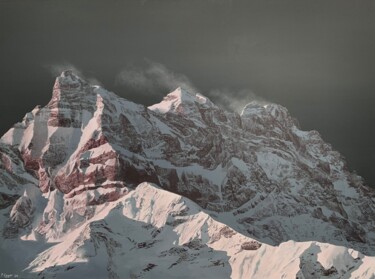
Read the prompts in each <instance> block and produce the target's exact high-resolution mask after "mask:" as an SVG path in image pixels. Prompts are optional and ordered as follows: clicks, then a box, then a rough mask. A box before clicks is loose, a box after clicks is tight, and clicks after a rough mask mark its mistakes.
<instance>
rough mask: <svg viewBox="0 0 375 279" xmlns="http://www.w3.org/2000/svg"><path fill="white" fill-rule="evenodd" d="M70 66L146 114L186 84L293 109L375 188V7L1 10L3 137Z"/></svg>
mask: <svg viewBox="0 0 375 279" xmlns="http://www.w3.org/2000/svg"><path fill="white" fill-rule="evenodd" d="M64 67H74V68H77V69H78V70H79V71H81V73H82V74H83V75H84V76H86V77H90V78H95V79H97V80H99V81H100V82H101V83H102V84H103V85H104V87H106V88H107V89H109V90H112V91H114V92H116V93H117V94H118V95H120V96H123V97H125V98H127V99H129V100H133V101H136V102H141V103H143V104H146V105H149V104H152V103H155V102H157V101H158V100H160V98H161V96H162V95H164V94H165V93H167V91H168V90H169V89H172V87H173V86H174V85H175V84H177V83H179V82H182V83H186V84H189V85H191V86H194V87H195V88H197V89H198V90H199V91H200V92H201V93H203V94H205V95H207V96H208V97H211V99H212V100H213V101H214V102H215V101H216V102H218V103H221V104H222V105H224V106H227V107H231V108H237V109H238V105H239V104H243V105H245V103H246V101H247V100H248V99H249V97H254V94H255V95H256V96H258V97H259V98H261V99H265V100H268V101H272V102H276V103H279V104H282V105H284V106H286V107H287V108H288V109H289V111H290V112H291V114H292V115H294V116H295V117H297V118H298V120H299V122H300V124H301V126H302V128H303V129H305V130H311V129H315V130H318V131H319V132H320V133H321V134H322V136H323V138H324V139H325V140H326V141H327V142H329V143H331V144H332V145H333V146H334V148H335V149H337V150H338V151H340V152H341V153H342V154H343V155H344V156H345V157H346V159H347V161H348V163H349V166H350V168H351V169H355V170H357V172H358V173H359V174H360V175H362V176H363V177H365V179H366V180H367V182H368V184H371V185H375V169H374V162H375V145H374V142H375V128H374V124H373V123H374V121H375V110H374V107H375V96H374V93H375V75H374V74H375V1H365V0H363V1H352V0H348V1H345V0H324V1H319V0H310V1H302V0H295V1H288V0H287V1H279V0H276V1H266V0H261V1H234V0H233V1H213V0H211V1H209V0H200V1H178V0H173V1H172V0H171V1H155V0H152V1H151V0H150V1H147V0H146V1H141V0H140V1H119V0H117V1H108V0H107V1H96V0H87V1H83V0H74V1H70V0H65V1H55V0H44V1H30V0H27V1H26V0H25V1H17V0H10V1H7V0H0V93H1V102H0V119H1V124H0V133H1V134H3V133H4V132H5V131H6V130H7V129H8V128H10V127H11V126H12V125H13V124H14V123H15V122H17V121H20V120H21V119H22V117H23V115H24V114H25V113H26V112H27V111H30V110H31V109H32V108H33V107H35V105H37V104H41V105H45V104H46V103H47V102H48V100H49V99H50V96H51V94H52V90H51V89H52V85H53V82H54V78H53V75H54V74H56V72H57V71H59V70H61V69H63V68H64ZM127 76H130V77H132V78H134V79H133V81H129V79H127ZM150 79H154V80H153V81H150ZM155 79H156V80H155ZM192 84H194V85H192ZM152 88H154V89H153V90H151V89H152Z"/></svg>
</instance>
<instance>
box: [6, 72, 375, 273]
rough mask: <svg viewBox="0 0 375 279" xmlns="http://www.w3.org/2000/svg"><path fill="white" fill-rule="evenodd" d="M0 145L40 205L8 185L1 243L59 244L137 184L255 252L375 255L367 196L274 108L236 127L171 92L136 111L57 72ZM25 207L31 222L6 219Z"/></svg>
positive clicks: (206, 103) (315, 138)
mask: <svg viewBox="0 0 375 279" xmlns="http://www.w3.org/2000/svg"><path fill="white" fill-rule="evenodd" d="M1 142H2V145H3V146H4V148H8V149H10V148H11V149H12V150H15V151H14V153H15V154H16V155H13V157H14V158H15V159H14V160H15V161H16V162H17V165H21V166H20V168H23V166H24V168H25V169H27V170H28V171H29V172H30V173H32V174H33V175H34V176H35V178H36V179H37V182H36V179H35V178H32V177H29V179H28V180H27V181H25V182H24V183H23V184H27V185H28V186H27V187H29V188H30V187H32V186H30V184H33V183H38V187H39V189H40V191H41V192H43V193H44V195H43V196H41V195H39V196H38V194H36V193H35V189H34V188H32V190H30V189H29V188H28V190H27V191H26V192H25V194H22V193H23V191H24V189H23V186H22V185H19V183H15V182H11V183H8V185H9V184H12V185H19V186H18V187H13V188H17V190H15V191H14V193H12V194H14V196H12V197H19V198H18V200H17V202H16V203H15V204H14V206H12V211H13V214H11V213H10V215H11V216H13V217H12V218H10V221H9V220H8V221H7V224H4V228H5V229H4V230H3V232H4V234H3V235H4V236H6V237H7V238H17V237H18V236H19V235H20V233H21V234H22V233H23V234H24V238H25V239H42V240H43V241H47V242H51V241H61V239H63V238H64V236H65V237H66V236H67V235H69V233H72V232H74V230H78V229H80V228H81V227H82V226H83V224H86V222H87V220H90V218H93V217H94V215H95V214H94V212H95V208H96V207H97V206H101V205H103V204H106V203H108V202H109V203H110V202H113V203H115V202H117V201H119V200H120V199H122V198H124V197H125V198H126V196H127V195H128V194H129V193H132V191H133V190H132V189H134V188H136V186H137V185H138V184H139V183H142V182H145V181H147V182H152V183H155V184H157V185H159V186H160V187H162V188H164V189H166V190H168V191H170V192H174V193H177V194H180V195H182V196H184V197H187V198H189V199H191V200H193V201H195V202H197V203H198V204H199V206H201V207H202V208H204V211H205V212H206V213H207V214H209V215H210V216H211V217H214V219H216V220H218V221H220V222H222V223H225V224H226V225H228V226H230V227H231V228H232V229H234V230H235V231H238V232H240V233H242V234H243V235H245V236H247V237H251V238H253V239H256V241H259V242H260V243H267V244H270V245H279V244H280V243H283V242H285V241H288V240H294V241H319V242H328V243H332V244H336V245H340V246H345V247H350V248H354V249H356V250H359V251H361V252H362V253H365V254H367V255H373V254H374V251H375V250H374V244H375V242H374V238H375V236H374V233H373V231H374V230H373V228H374V225H375V222H374V218H375V217H374V214H373V212H374V206H373V202H374V192H373V191H372V190H371V189H370V188H368V187H366V186H365V185H363V182H362V180H361V178H360V177H358V176H356V175H354V174H351V173H350V172H349V171H348V170H347V168H346V166H345V163H344V161H343V159H342V157H341V156H340V154H339V153H337V152H336V151H334V150H333V149H332V148H331V146H330V145H328V144H326V143H325V142H324V141H323V140H322V139H321V137H320V136H319V134H318V133H317V132H315V131H312V132H304V131H301V130H300V129H299V128H298V126H297V125H296V122H295V121H294V119H293V118H292V117H291V116H290V115H289V113H288V111H287V110H286V109H285V108H283V107H281V106H279V105H275V104H268V105H260V104H258V103H255V102H253V103H250V104H248V105H247V106H246V107H245V108H244V110H243V112H242V113H241V115H238V114H236V113H230V112H227V111H224V110H222V109H220V108H219V107H217V106H216V105H214V104H213V103H212V102H211V101H210V100H208V99H207V98H206V97H204V96H202V95H200V94H191V93H190V92H187V91H186V90H184V89H182V88H178V89H176V90H175V91H174V92H172V93H170V94H168V95H167V96H166V97H165V98H164V99H163V101H162V102H161V103H159V104H155V105H153V106H150V107H149V108H145V107H144V106H142V105H137V104H134V103H132V102H129V101H127V100H124V99H122V98H120V97H118V96H116V95H115V94H113V93H111V92H108V91H106V90H105V89H103V88H101V87H98V86H91V85H89V84H88V83H87V82H85V81H84V80H82V79H81V78H79V77H77V76H76V75H74V74H73V73H72V72H70V71H66V72H63V73H62V74H61V76H59V77H58V78H57V79H56V82H55V85H54V89H53V96H52V99H51V101H50V102H49V104H48V105H47V106H46V107H44V108H41V107H37V108H35V109H34V110H33V111H32V112H31V113H28V114H27V115H26V116H25V118H24V120H23V122H21V123H19V124H16V125H15V126H14V127H13V128H12V129H11V130H9V131H8V132H7V133H6V134H5V135H4V136H3V137H2V139H1ZM8 153H9V152H3V151H2V154H4V155H3V157H4V156H5V157H6V156H7V154H8ZM20 162H23V163H20ZM5 173H6V175H7V176H8V174H9V173H10V174H12V175H15V174H13V172H12V171H9V170H7V169H6V170H5ZM20 177H23V175H22V171H21V172H20ZM4 185H6V183H4ZM1 189H3V187H2V188H1ZM2 192H3V191H2ZM30 195H32V197H30ZM7 199H8V200H10V201H9V202H8V203H9V204H12V203H13V200H14V199H15V198H13V200H12V199H10V198H7ZM17 204H18V205H17ZM36 204H38V208H34V207H36ZM41 204H44V205H45V207H43V206H41ZM16 205H17V207H16ZM28 207H31V208H32V209H31V210H30V211H31V212H35V213H34V214H33V215H31V216H29V215H27V214H26V216H24V215H25V214H21V213H22V212H24V211H25V210H17V208H21V209H22V208H28ZM14 208H15V209H14ZM13 209H14V210H13ZM5 210H9V209H8V207H6V208H5ZM18 211H20V212H18ZM38 213H39V214H38ZM150 214H151V213H150ZM18 215H19V216H18ZM15 220H20V221H19V222H18V221H15ZM245 236H244V237H245ZM236 274H237V273H236ZM336 275H337V274H336Z"/></svg>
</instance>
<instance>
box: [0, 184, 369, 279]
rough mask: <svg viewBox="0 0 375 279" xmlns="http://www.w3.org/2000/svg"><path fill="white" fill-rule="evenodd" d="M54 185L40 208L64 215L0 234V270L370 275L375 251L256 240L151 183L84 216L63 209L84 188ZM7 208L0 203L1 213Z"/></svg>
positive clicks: (67, 274)
mask: <svg viewBox="0 0 375 279" xmlns="http://www.w3.org/2000/svg"><path fill="white" fill-rule="evenodd" d="M54 192H56V190H55V191H53V192H52V193H50V195H55V196H54V197H50V198H49V200H50V202H49V203H48V204H47V205H46V208H45V210H44V213H43V214H56V215H60V216H64V218H59V217H58V216H57V217H56V218H55V220H56V223H58V224H54V225H53V226H51V230H52V231H53V233H50V234H46V235H45V236H44V237H41V235H40V234H38V232H37V230H38V225H37V224H35V222H34V223H32V225H31V227H30V228H29V229H25V230H24V231H23V233H21V234H20V235H19V236H17V237H13V238H7V239H4V241H3V242H2V243H1V245H0V255H1V258H2V259H3V258H4V257H5V255H6V260H5V261H1V262H0V270H1V271H2V272H4V273H18V274H20V273H21V272H20V271H21V270H23V272H22V276H24V277H30V278H35V277H38V278H52V277H53V278H280V277H281V278H322V277H323V278H374V276H375V275H374V274H375V257H369V256H364V255H362V254H361V253H359V252H357V251H355V250H353V249H349V248H345V247H340V246H334V245H331V244H324V243H319V242H294V241H287V242H283V243H281V244H280V245H279V246H271V245H268V244H265V243H260V242H258V241H256V240H254V239H252V238H249V237H247V236H244V235H242V234H240V233H238V232H236V231H235V230H233V229H232V228H231V227H228V226H227V225H224V224H222V223H220V222H218V221H216V220H214V219H213V218H212V217H210V216H209V215H208V214H206V213H205V212H204V210H203V209H202V208H201V207H199V206H198V205H197V204H195V203H194V202H192V201H191V200H189V199H187V198H185V197H182V196H180V195H177V194H173V193H171V192H168V191H165V190H162V189H160V188H159V187H157V186H155V185H153V184H149V183H142V184H140V185H139V186H138V187H136V188H135V190H132V191H130V192H128V193H126V194H124V196H122V197H121V198H119V199H118V200H116V201H112V202H106V203H103V204H99V205H95V204H93V205H88V206H86V210H87V212H90V214H88V213H87V212H85V214H84V216H85V218H78V217H77V216H72V215H69V214H68V213H69V212H73V211H74V210H72V204H74V203H77V202H78V201H79V199H80V198H81V199H82V198H83V196H84V195H83V194H81V195H77V196H75V197H74V198H66V197H64V196H62V195H57V194H56V193H54ZM25 195H26V194H25ZM36 198H38V197H36ZM36 198H35V197H34V199H36ZM39 198H41V197H39ZM68 199H69V200H70V202H68V201H67V200H68ZM72 199H73V200H74V201H75V202H72ZM30 200H31V201H32V200H33V199H32V198H30ZM6 210H9V208H8V209H2V210H1V218H2V219H4V217H3V216H4V214H5V213H6V212H5V211H6ZM38 212H40V210H36V211H35V214H36V215H37V214H38ZM34 218H36V219H41V218H42V217H40V216H39V217H38V216H34ZM52 219H53V218H52ZM67 224H68V225H67ZM2 227H3V226H2ZM71 228H73V229H71Z"/></svg>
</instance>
